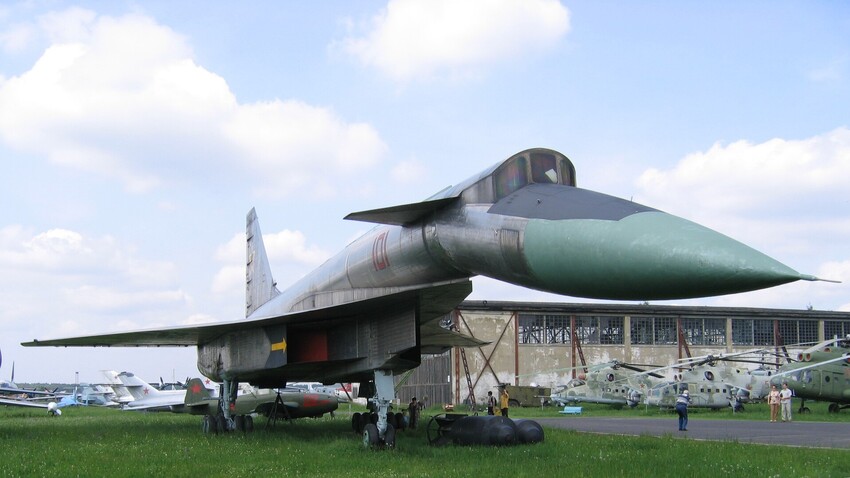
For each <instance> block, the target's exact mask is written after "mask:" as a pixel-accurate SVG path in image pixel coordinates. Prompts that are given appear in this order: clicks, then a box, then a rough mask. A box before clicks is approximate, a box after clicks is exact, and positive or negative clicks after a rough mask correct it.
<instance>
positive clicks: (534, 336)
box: [517, 315, 546, 344]
mask: <svg viewBox="0 0 850 478" xmlns="http://www.w3.org/2000/svg"><path fill="white" fill-rule="evenodd" d="M518 322H519V326H518V330H517V335H518V336H519V343H521V344H542V343H543V331H544V329H545V326H546V320H545V317H543V316H540V315H520V316H519V321H518Z"/></svg>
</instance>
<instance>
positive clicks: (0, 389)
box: [0, 387, 57, 398]
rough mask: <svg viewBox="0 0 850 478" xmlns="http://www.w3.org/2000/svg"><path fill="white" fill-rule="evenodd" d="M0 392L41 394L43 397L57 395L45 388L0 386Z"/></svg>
mask: <svg viewBox="0 0 850 478" xmlns="http://www.w3.org/2000/svg"><path fill="white" fill-rule="evenodd" d="M0 393H17V394H21V393H25V394H27V395H42V396H45V397H48V398H50V397H55V396H56V395H57V394H56V392H49V391H47V390H27V389H24V388H6V387H0Z"/></svg>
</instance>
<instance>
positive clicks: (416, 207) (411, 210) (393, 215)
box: [345, 196, 458, 226]
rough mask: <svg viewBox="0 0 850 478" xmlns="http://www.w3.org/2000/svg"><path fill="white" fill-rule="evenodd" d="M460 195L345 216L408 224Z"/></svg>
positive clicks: (364, 220)
mask: <svg viewBox="0 0 850 478" xmlns="http://www.w3.org/2000/svg"><path fill="white" fill-rule="evenodd" d="M457 199H458V197H457V196H453V197H448V198H441V199H432V200H429V201H422V202H417V203H413V204H402V205H401V206H391V207H385V208H380V209H372V210H369V211H360V212H352V213H351V214H349V215H347V216H345V219H348V220H351V221H363V222H374V223H377V224H389V225H391V226H406V225H408V224H413V223H414V222H416V221H418V220H420V219H422V218H424V217H427V216H428V215H430V214H431V213H433V212H434V211H437V210H439V209H442V208H444V207H446V206H448V205H449V204H451V203H453V202H455V201H457Z"/></svg>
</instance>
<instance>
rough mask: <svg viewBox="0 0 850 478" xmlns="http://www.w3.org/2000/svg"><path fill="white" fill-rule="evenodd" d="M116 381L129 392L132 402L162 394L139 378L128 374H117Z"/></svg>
mask: <svg viewBox="0 0 850 478" xmlns="http://www.w3.org/2000/svg"><path fill="white" fill-rule="evenodd" d="M118 379H119V380H121V383H122V384H124V387H125V388H126V389H127V391H128V392H130V395H132V396H133V399H134V400H142V399H143V398H146V397H155V396H157V395H160V394H161V393H162V392H160V391H159V390H157V389H156V388H154V387H153V385H151V384H149V383H148V382H145V381H144V380H142V379H140V378H139V377H137V376H135V375H134V374H132V373H130V372H121V373H119V374H118Z"/></svg>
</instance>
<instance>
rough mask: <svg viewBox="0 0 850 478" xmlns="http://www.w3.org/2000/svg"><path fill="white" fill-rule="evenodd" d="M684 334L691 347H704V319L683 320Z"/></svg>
mask: <svg viewBox="0 0 850 478" xmlns="http://www.w3.org/2000/svg"><path fill="white" fill-rule="evenodd" d="M681 324H682V334H683V335H684V336H685V340H686V341H687V342H688V343H689V344H691V345H703V330H702V319H682V320H681Z"/></svg>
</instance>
